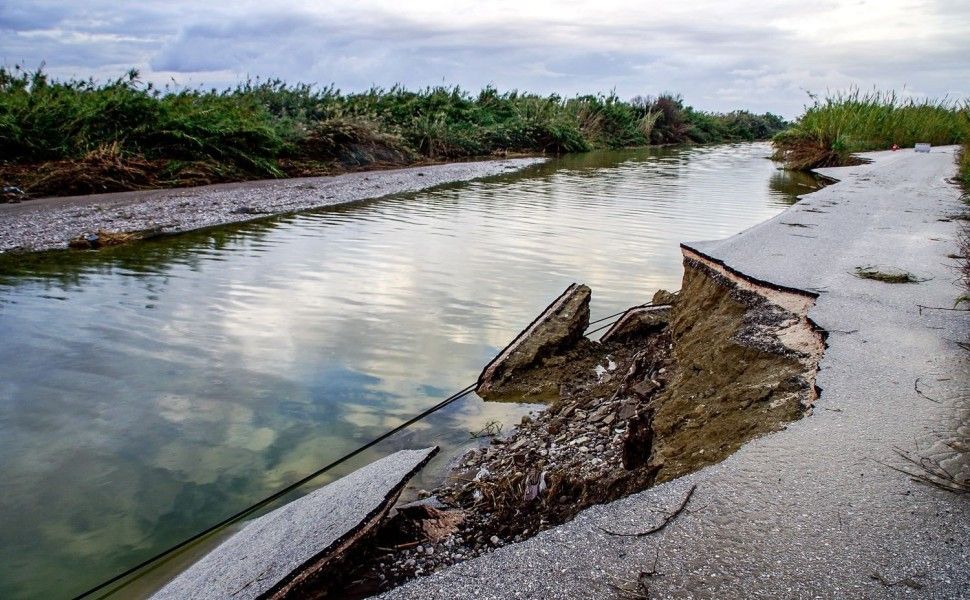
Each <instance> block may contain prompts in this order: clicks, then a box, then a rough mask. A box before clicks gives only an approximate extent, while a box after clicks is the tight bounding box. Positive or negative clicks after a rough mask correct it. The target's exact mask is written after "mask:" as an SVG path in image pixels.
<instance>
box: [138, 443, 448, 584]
mask: <svg viewBox="0 0 970 600" xmlns="http://www.w3.org/2000/svg"><path fill="white" fill-rule="evenodd" d="M437 451H438V448H437V447H434V448H425V449H422V450H402V451H400V452H396V453H394V454H392V455H390V456H386V457H384V458H382V459H380V460H378V461H375V462H373V463H371V464H369V465H367V466H365V467H363V468H361V469H358V470H357V471H354V472H353V473H351V474H349V475H347V476H345V477H342V478H341V479H338V480H337V481H334V482H333V483H330V484H328V485H326V486H325V487H322V488H320V489H318V490H315V491H313V492H311V493H309V494H307V495H306V496H303V497H302V498H299V499H297V500H294V501H293V502H290V503H289V504H286V505H284V506H282V507H280V508H278V509H276V510H274V511H272V512H270V513H268V514H266V515H264V516H262V517H259V518H258V519H254V520H253V521H252V522H250V523H249V524H248V525H246V526H245V527H244V528H243V529H242V530H241V531H239V533H237V534H235V535H233V536H232V537H231V538H229V539H228V540H226V541H225V542H223V543H222V544H221V545H220V546H219V547H217V548H216V549H215V550H213V551H212V552H210V553H209V554H207V555H206V556H204V557H203V558H202V559H201V560H200V561H198V562H197V563H195V564H194V565H192V566H191V567H189V568H188V569H187V570H186V571H184V572H183V573H182V574H180V575H179V576H178V577H176V578H175V579H174V580H173V581H171V582H170V583H169V584H168V585H166V586H165V587H164V588H162V589H161V590H159V591H158V592H157V593H156V594H155V595H154V596H152V598H154V599H156V600H176V599H177V600H192V599H199V600H202V599H222V598H225V599H229V598H232V599H234V600H247V599H248V600H251V599H255V598H276V597H283V596H285V595H287V594H290V593H292V592H299V590H300V589H301V587H302V586H303V584H304V583H310V582H311V580H313V579H315V578H317V577H320V576H321V575H322V576H325V571H326V569H327V568H328V567H331V566H332V565H333V564H334V563H335V561H338V560H339V559H340V558H341V555H342V554H343V553H345V552H346V551H347V550H348V549H349V548H350V547H351V546H352V545H353V544H354V543H355V542H356V541H358V540H359V539H360V538H361V537H362V536H364V535H366V534H367V533H368V531H369V530H370V529H371V528H373V526H374V525H375V524H376V523H378V522H379V521H380V520H381V519H382V518H383V517H384V516H385V515H386V514H387V511H388V510H389V509H390V508H391V506H392V505H393V504H394V503H395V502H396V501H397V498H398V496H399V495H400V493H401V490H402V489H403V488H404V485H405V484H406V483H407V482H408V480H410V479H411V477H412V476H413V475H414V474H415V473H416V472H417V471H419V470H420V469H421V468H422V467H423V466H424V465H425V464H426V463H427V462H428V460H430V459H431V457H432V456H434V455H435V453H437ZM318 589H319V588H318Z"/></svg>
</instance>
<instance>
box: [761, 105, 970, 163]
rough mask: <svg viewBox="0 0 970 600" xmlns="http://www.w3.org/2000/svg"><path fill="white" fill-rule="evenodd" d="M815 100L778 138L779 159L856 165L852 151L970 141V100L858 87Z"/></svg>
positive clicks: (776, 137)
mask: <svg viewBox="0 0 970 600" xmlns="http://www.w3.org/2000/svg"><path fill="white" fill-rule="evenodd" d="M812 100H813V103H812V105H811V106H808V107H806V109H805V114H803V115H802V116H801V117H800V118H799V119H798V120H797V121H796V122H795V124H794V125H793V126H792V127H791V128H789V129H787V130H785V131H782V132H781V133H779V134H777V135H776V136H775V138H774V143H775V148H776V158H778V159H781V160H784V161H786V163H787V164H788V166H789V167H790V168H794V169H813V168H816V167H831V166H840V165H847V164H853V159H852V153H853V152H864V151H867V150H888V149H889V148H891V147H892V146H893V144H896V145H898V146H900V147H912V146H913V145H914V144H916V143H917V142H927V143H930V144H933V145H944V144H958V143H961V142H964V141H967V140H970V117H968V114H970V105H968V104H963V105H957V104H954V103H952V102H948V101H946V100H914V99H902V98H900V97H899V96H897V94H896V93H895V92H878V91H876V92H867V93H862V92H860V91H859V90H852V91H849V92H847V93H839V94H835V95H831V96H828V97H826V98H825V99H819V98H818V97H816V96H812ZM966 161H967V159H966V158H964V164H966ZM967 169H968V167H965V168H964V173H965V174H966V173H967V172H968V171H967Z"/></svg>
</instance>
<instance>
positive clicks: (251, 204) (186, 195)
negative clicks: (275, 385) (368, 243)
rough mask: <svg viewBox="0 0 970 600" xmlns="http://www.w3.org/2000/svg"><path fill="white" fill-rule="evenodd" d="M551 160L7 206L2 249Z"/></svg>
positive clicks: (315, 203)
mask: <svg viewBox="0 0 970 600" xmlns="http://www.w3.org/2000/svg"><path fill="white" fill-rule="evenodd" d="M544 160H545V159H543V158H514V159H506V160H487V161H478V162H464V163H449V164H443V165H429V166H421V167H409V168H406V169H393V170H386V171H364V172H358V173H347V174H343V175H336V176H331V177H305V178H298V179H277V180H267V181H255V182H242V183H227V184H218V185H209V186H203V187H195V188H181V189H168V190H146V191H138V192H121V193H115V194H95V195H89V196H67V197H59V198H42V199H38V200H28V201H25V202H22V203H19V204H0V253H6V252H37V251H43V250H57V249H63V248H67V246H68V242H69V241H70V240H72V239H74V238H77V237H78V236H81V235H84V234H88V233H95V232H98V231H108V232H112V233H139V234H143V235H148V236H151V235H165V234H172V233H181V232H185V231H192V230H195V229H204V228H207V227H215V226H217V225H226V224H229V223H240V222H244V221H253V220H256V219H262V218H266V217H269V216H273V215H280V214H286V213H292V212H297V211H304V210H312V209H315V208H323V207H326V206H333V205H336V204H344V203H348V202H356V201H359V200H367V199H372V198H378V197H381V196H386V195H389V194H397V193H402V192H415V191H419V190H423V189H427V188H431V187H435V186H439V185H445V184H449V183H456V182H460V181H468V180H471V179H478V178H481V177H489V176H494V175H500V174H502V173H508V172H510V171H516V170H519V169H523V168H525V167H528V166H531V165H535V164H538V163H541V162H543V161H544Z"/></svg>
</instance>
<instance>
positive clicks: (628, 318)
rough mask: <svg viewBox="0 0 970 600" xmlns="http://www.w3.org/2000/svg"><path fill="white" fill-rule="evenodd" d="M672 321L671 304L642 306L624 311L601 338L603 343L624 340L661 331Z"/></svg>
mask: <svg viewBox="0 0 970 600" xmlns="http://www.w3.org/2000/svg"><path fill="white" fill-rule="evenodd" d="M669 322H670V307H669V306H640V307H635V308H631V309H630V310H628V311H626V312H625V313H623V316H621V317H620V318H619V319H618V320H617V321H616V323H614V324H613V326H612V327H610V328H609V330H607V332H606V333H605V334H603V337H602V338H600V341H601V342H602V343H604V344H605V343H608V342H622V341H625V340H629V339H632V338H637V337H642V336H645V335H648V334H650V333H653V332H655V331H660V330H661V329H663V328H664V327H666V326H667V324H668V323H669Z"/></svg>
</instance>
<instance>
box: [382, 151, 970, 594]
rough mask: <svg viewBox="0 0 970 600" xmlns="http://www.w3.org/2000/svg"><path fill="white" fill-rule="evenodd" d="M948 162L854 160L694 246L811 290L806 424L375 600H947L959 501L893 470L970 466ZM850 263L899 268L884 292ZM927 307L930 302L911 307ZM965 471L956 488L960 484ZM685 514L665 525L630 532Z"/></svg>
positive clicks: (946, 154)
mask: <svg viewBox="0 0 970 600" xmlns="http://www.w3.org/2000/svg"><path fill="white" fill-rule="evenodd" d="M955 150H956V149H955V148H953V147H949V148H937V149H934V151H933V152H932V153H930V154H915V153H913V152H912V151H900V152H895V153H891V152H879V153H869V154H866V155H865V156H866V157H867V158H870V159H872V160H873V162H872V163H871V164H867V165H861V166H856V167H847V168H841V169H826V170H824V171H823V174H825V175H828V176H830V177H833V178H837V179H839V180H841V181H840V183H838V184H836V185H833V186H829V187H827V188H825V189H823V190H821V191H818V192H816V193H814V194H811V195H809V196H806V197H805V199H804V200H802V201H801V202H800V203H799V204H797V205H795V206H794V207H792V208H790V209H789V210H787V211H786V212H784V213H782V214H781V215H779V216H777V217H775V218H773V219H771V220H769V221H767V222H765V223H762V224H760V225H757V226H755V227H753V228H751V229H749V230H747V231H745V232H743V233H741V234H739V235H737V236H734V237H731V238H728V239H727V240H723V241H717V242H705V243H696V244H690V246H691V247H694V248H696V249H698V250H700V251H702V252H704V253H706V254H708V255H711V256H713V257H715V258H717V259H720V260H723V261H724V262H725V263H726V265H727V266H729V267H731V268H733V269H736V270H737V271H740V272H742V273H744V274H746V275H748V276H751V277H754V278H757V279H761V280H764V281H768V282H771V283H774V284H778V285H784V286H790V287H795V288H800V289H805V290H811V291H814V292H816V293H818V294H820V296H819V298H818V300H817V303H816V305H815V307H814V308H813V309H812V311H811V312H810V317H811V318H812V319H813V320H814V321H815V322H816V323H817V324H818V325H820V326H821V327H822V328H824V329H825V330H827V331H828V332H829V336H828V340H827V341H828V348H827V349H826V352H825V355H824V357H823V359H822V362H821V364H820V372H819V374H818V380H817V383H818V385H819V386H820V388H821V389H822V393H821V397H820V399H819V400H818V402H817V403H816V406H815V410H814V414H812V415H811V416H809V417H807V418H804V419H802V420H800V421H797V422H795V423H792V424H791V425H790V426H789V427H788V428H787V429H786V430H785V431H782V432H779V433H776V434H772V435H768V436H765V437H763V438H760V439H758V440H755V441H754V442H751V443H749V444H747V445H746V446H744V447H742V448H741V449H740V450H739V451H738V452H737V453H735V454H734V455H732V456H731V457H729V458H728V459H726V460H725V461H724V462H722V463H720V464H717V465H714V466H712V467H709V468H706V469H703V470H701V471H699V472H697V473H694V474H692V475H688V476H686V477H683V478H681V479H678V480H675V481H672V482H669V483H667V484H664V485H661V486H658V487H656V488H653V489H650V490H647V491H644V492H641V493H639V494H636V495H633V496H630V497H628V498H625V499H623V500H619V501H617V502H614V503H612V504H609V505H604V506H597V507H593V508H590V509H588V510H586V511H584V512H583V513H581V514H580V515H579V516H578V517H577V518H576V519H575V520H574V521H572V522H570V523H568V524H566V525H563V526H560V527H557V528H554V529H551V530H548V531H546V532H543V533H541V534H539V535H537V536H535V537H533V538H531V539H529V540H527V541H525V542H522V543H518V544H513V545H510V546H506V547H504V548H501V549H498V550H496V551H495V552H493V553H491V554H489V555H486V556H483V557H480V558H477V559H475V560H472V561H468V562H466V563H463V564H460V565H457V566H455V567H452V568H450V569H447V570H445V571H443V572H441V573H438V574H436V575H432V576H430V577H427V578H423V579H420V580H416V581H413V582H411V583H410V584H407V585H405V586H403V587H401V588H398V589H396V590H394V591H392V592H390V593H388V594H386V595H385V596H384V597H386V598H421V599H429V598H442V599H444V598H604V597H616V596H618V595H620V596H621V597H622V595H623V592H621V591H620V590H626V591H627V592H631V593H633V594H641V595H639V596H637V595H628V596H627V597H651V598H666V597H696V598H777V597H788V598H843V597H878V598H881V597H933V598H961V597H967V595H968V594H970V591H968V590H970V567H968V564H970V556H968V555H970V498H968V497H967V495H963V496H960V495H957V494H954V493H952V492H949V491H945V490H942V489H938V488H936V487H933V486H928V485H925V484H922V483H918V482H916V481H914V480H913V478H912V477H910V476H908V475H906V474H904V473H901V472H900V471H898V470H896V469H902V470H906V469H909V470H911V471H913V472H917V469H916V468H915V467H914V465H913V464H912V463H911V462H910V461H908V460H907V459H906V458H905V457H909V458H911V459H914V460H915V461H916V462H920V461H921V460H925V459H928V460H930V461H933V462H932V463H928V464H938V465H941V466H942V467H944V468H945V469H946V470H947V471H948V472H950V473H951V474H953V475H954V476H956V477H958V478H959V477H961V476H962V477H966V474H967V471H968V462H967V456H968V454H967V452H966V450H967V448H966V443H967V442H966V440H967V437H968V426H967V424H968V421H970V419H968V414H970V377H968V374H970V360H968V359H970V355H968V353H967V352H966V351H965V350H964V349H962V348H960V347H959V346H958V344H957V342H959V341H966V340H967V337H968V331H970V321H968V315H967V314H966V313H962V312H954V311H949V310H940V309H943V308H951V307H953V304H954V301H955V299H956V298H957V297H958V296H960V294H961V293H963V291H962V290H961V288H960V287H959V284H958V282H957V278H958V274H957V272H956V267H957V264H958V263H957V260H956V259H954V258H951V255H954V254H955V253H957V252H958V250H957V247H956V238H957V235H958V233H959V228H960V226H961V225H960V222H959V221H956V220H954V219H952V218H951V217H952V216H953V215H955V214H958V213H961V212H963V211H964V210H965V205H964V204H963V203H962V202H961V201H960V190H959V188H957V187H956V186H954V185H952V184H951V183H949V182H948V181H947V179H949V178H951V177H952V176H953V173H954V171H955V168H956V167H955V163H954V152H955ZM860 267H863V268H864V267H876V268H881V269H883V270H894V269H901V270H906V271H909V272H911V273H913V274H914V275H916V276H917V278H918V279H919V280H920V282H919V283H912V284H889V283H883V282H880V281H873V280H869V279H862V278H859V277H857V276H856V275H855V271H856V269H857V268H860ZM926 307H930V308H926ZM961 474H962V475H961ZM694 485H696V486H697V488H696V492H695V493H694V494H693V497H692V498H691V500H690V503H689V504H688V506H687V508H686V509H685V510H684V511H683V512H682V513H680V514H679V515H678V516H677V518H676V519H675V520H674V521H672V522H671V523H670V524H669V525H668V526H667V527H666V528H664V529H663V530H662V531H660V532H658V533H656V534H653V535H648V536H643V537H616V536H612V535H609V534H607V533H605V532H604V531H603V528H607V529H611V530H619V531H642V530H645V529H649V528H650V527H652V526H654V525H656V524H658V523H659V522H661V521H662V520H663V518H664V516H665V514H669V513H670V512H672V511H674V510H675V509H676V508H677V507H678V506H679V505H680V504H681V502H682V500H683V498H684V497H685V495H686V494H687V492H688V490H689V489H690V488H691V487H692V486H694Z"/></svg>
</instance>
